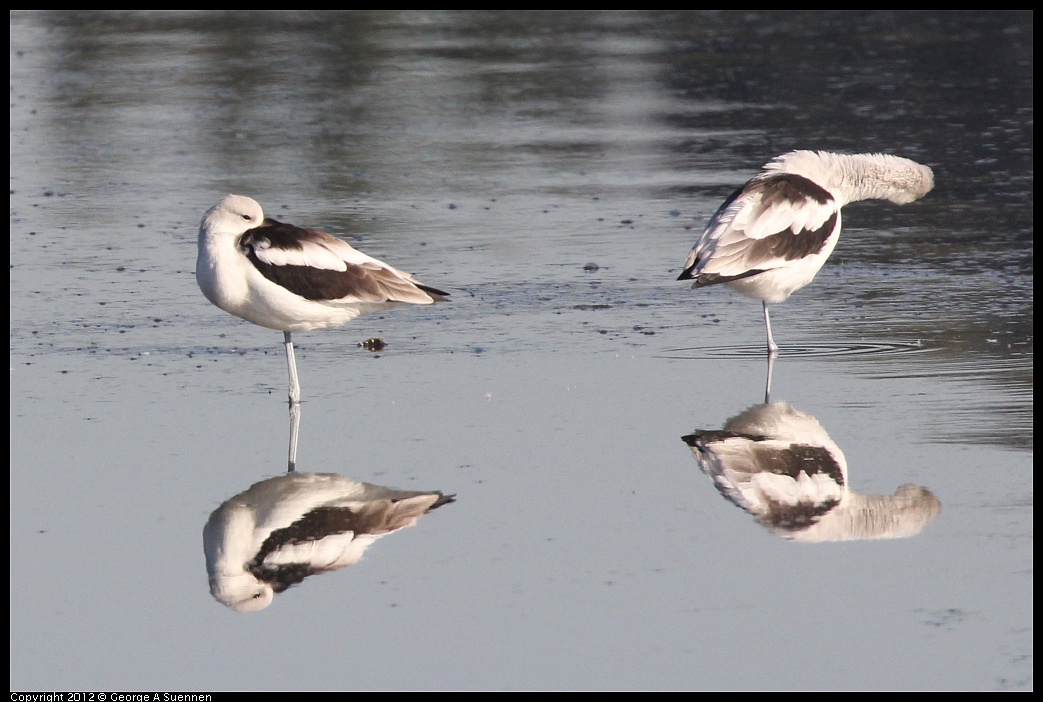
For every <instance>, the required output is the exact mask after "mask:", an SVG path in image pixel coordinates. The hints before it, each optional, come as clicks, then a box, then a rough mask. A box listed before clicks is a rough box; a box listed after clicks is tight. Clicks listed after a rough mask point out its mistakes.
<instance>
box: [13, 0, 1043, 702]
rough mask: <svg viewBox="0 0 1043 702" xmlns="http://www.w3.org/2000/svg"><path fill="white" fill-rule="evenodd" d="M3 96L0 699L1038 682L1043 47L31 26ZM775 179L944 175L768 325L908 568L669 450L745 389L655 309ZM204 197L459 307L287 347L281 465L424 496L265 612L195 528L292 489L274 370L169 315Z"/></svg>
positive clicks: (54, 21)
mask: <svg viewBox="0 0 1043 702" xmlns="http://www.w3.org/2000/svg"><path fill="white" fill-rule="evenodd" d="M10 96H11V100H10V116H11V200H10V201H11V213H10V225H11V269H10V300H11V302H10V313H11V323H10V343H11V414H12V418H11V464H12V471H11V493H12V498H11V532H12V533H11V590H12V594H11V618H12V623H11V641H12V654H11V688H12V689H13V690H27V689H34V690H44V689H66V690H67V689H76V690H99V691H100V690H106V691H123V690H131V689H135V690H140V689H147V690H153V689H154V690H162V689H168V690H219V689H390V688H396V689H718V688H720V689H783V688H795V689H831V688H842V689H883V688H886V689H894V688H911V689H1032V687H1033V675H1032V671H1033V667H1032V651H1033V637H1032V595H1031V593H1032V541H1033V538H1032V536H1033V529H1032V506H1033V500H1032V469H1031V466H1032V453H1033V452H1032V438H1033V432H1032V420H1033V410H1032V407H1033V402H1032V356H1033V353H1032V351H1033V334H1032V320H1033V306H1032V268H1033V266H1032V248H1033V247H1032V234H1033V225H1032V172H1033V169H1032V16H1031V14H1017V13H1004V14H991V13H951V14H934V13H901V14H892V13H840V14H832V13H817V14H812V15H793V14H786V13H782V14H774V13H723V14H721V13H701V12H699V13H677V14H665V13H656V12H627V13H620V12H611V13H593V12H592V13H556V12H546V13H544V12H540V13H484V12H447V13H442V12H408V13H392V12H373V13H368V12H359V13H344V14H334V15H326V14H312V13H292V14H271V13H247V14H245V15H244V14H242V13H237V14H235V15H232V14H228V15H224V14H214V13H152V12H141V13H117V14H104V13H84V14H77V13H21V12H18V13H14V14H12V15H11V90H10ZM793 148H821V149H830V150H838V151H884V152H891V153H897V154H899V155H903V156H907V157H910V158H914V159H916V160H919V161H921V162H923V163H927V164H928V165H930V166H931V167H932V168H934V170H935V174H936V180H937V187H936V189H935V190H934V191H933V192H932V193H930V194H929V195H928V196H927V197H926V198H925V199H924V200H922V201H920V202H917V203H915V204H913V205H909V206H906V207H893V206H891V205H889V204H887V203H860V204H856V205H853V206H851V207H849V208H846V209H845V215H844V216H845V229H844V232H845V233H844V236H843V237H842V238H841V241H840V244H839V246H838V248H837V250H836V252H835V254H834V256H833V258H832V259H831V261H830V263H829V264H828V265H827V266H826V267H825V268H824V269H823V271H822V272H821V273H820V274H819V276H818V277H817V279H816V280H815V282H814V284H813V285H811V286H809V287H808V288H807V289H805V290H802V291H800V292H798V293H797V294H795V295H794V296H793V298H791V299H790V300H789V301H788V302H787V303H785V304H782V305H777V306H775V307H774V308H773V310H772V320H773V327H774V330H775V336H776V340H777V341H778V342H779V344H780V345H781V346H782V354H781V356H780V358H779V359H778V361H777V362H776V364H775V367H774V373H773V385H772V400H783V401H786V402H789V403H790V404H792V405H793V406H794V407H795V408H796V409H797V410H799V411H801V412H803V413H806V414H808V415H810V416H812V417H814V418H815V419H816V420H817V421H818V422H819V423H820V424H821V426H822V428H823V429H824V430H825V431H826V432H827V433H828V435H829V437H830V439H831V440H832V441H833V442H835V444H836V445H837V446H838V447H839V448H840V449H841V450H842V451H843V454H844V456H845V457H846V463H847V466H848V483H849V486H850V488H851V490H852V491H855V492H858V493H862V494H870V495H891V494H893V493H894V492H895V491H896V489H897V488H898V487H899V486H900V485H903V484H913V485H917V486H921V487H924V488H926V489H927V490H929V491H930V492H931V493H932V494H933V495H934V496H935V497H936V498H937V500H938V501H939V502H940V504H941V509H940V513H939V514H938V515H937V516H936V517H934V518H933V520H931V521H930V522H929V523H927V524H926V525H925V526H924V527H923V528H922V530H921V531H920V532H919V533H917V534H916V535H915V536H910V537H908V538H903V539H896V540H861V541H852V542H846V543H819V544H796V543H792V542H791V541H790V540H787V539H782V538H779V537H778V536H777V535H775V534H773V533H772V532H771V531H769V530H766V529H765V528H763V527H762V526H760V525H759V524H758V523H757V522H756V521H755V520H754V519H753V517H752V516H751V515H750V514H748V513H746V512H745V511H743V510H742V509H739V508H737V507H736V506H735V505H733V504H731V503H729V502H728V501H726V500H725V499H722V497H721V495H720V494H719V493H718V491H717V490H716V489H715V488H714V485H713V483H712V481H711V480H710V479H708V477H707V476H706V475H704V474H703V473H702V472H701V471H700V468H699V465H698V464H697V462H696V461H695V460H694V459H693V456H692V453H691V451H690V449H689V447H688V446H687V445H686V444H685V443H684V442H683V441H682V440H681V437H682V436H683V435H687V434H690V433H691V432H692V431H693V429H703V430H707V429H720V428H722V427H723V426H724V424H725V423H726V422H727V421H728V420H729V418H732V417H735V416H737V415H739V414H741V413H743V412H744V411H745V410H747V409H748V408H750V407H751V406H754V405H757V404H759V403H761V402H762V400H763V387H764V375H765V370H766V368H765V363H764V356H763V322H762V320H761V314H760V306H759V304H758V303H756V302H754V301H750V300H748V299H745V298H742V297H740V296H738V295H735V294H734V293H732V292H731V291H728V290H726V289H707V290H702V291H698V292H696V291H691V290H689V289H688V287H687V286H686V285H685V284H683V283H679V282H676V281H675V280H674V279H675V278H676V277H677V273H678V272H679V270H680V266H681V263H682V262H683V260H684V257H685V255H686V254H687V252H688V249H689V248H690V246H691V244H692V242H693V241H694V239H695V237H696V236H697V235H698V233H699V232H700V231H701V228H702V226H703V224H704V223H705V221H706V219H707V218H708V217H709V215H710V214H711V213H712V212H713V211H714V209H715V208H716V207H717V205H718V204H719V203H720V201H721V200H722V199H723V198H724V197H726V196H727V195H728V194H729V193H730V192H731V190H732V189H734V188H735V187H736V186H737V185H739V184H741V183H742V182H743V180H744V179H746V178H747V177H749V176H750V175H751V174H752V173H754V172H755V171H756V170H757V168H758V167H759V166H760V165H761V164H762V163H763V162H764V161H766V160H768V159H769V158H771V157H772V156H774V155H776V154H779V153H783V152H785V151H787V150H789V149H793ZM226 192H238V193H242V194H248V195H251V196H252V197H254V198H256V199H257V200H258V201H260V202H261V204H262V205H264V206H265V209H266V213H267V214H269V215H272V216H276V217H278V218H280V219H285V220H287V221H291V222H295V223H299V224H304V225H309V226H316V227H320V228H324V229H326V230H327V231H331V232H333V233H335V234H338V235H341V236H343V237H345V238H347V239H348V240H349V241H351V242H352V243H353V244H355V245H357V246H359V247H360V248H362V249H363V250H365V251H366V252H367V253H369V254H371V255H374V256H377V257H378V258H381V259H384V260H387V261H388V262H390V263H392V264H393V265H397V266H400V267H403V268H405V269H406V270H409V271H411V272H413V273H415V274H416V275H417V276H418V277H419V278H420V279H421V280H423V281H424V282H426V283H428V284H430V285H433V286H436V287H438V288H443V289H447V290H450V291H452V293H453V299H452V301H451V302H450V303H447V304H439V305H435V306H431V307H426V308H422V309H399V310H394V311H391V312H388V313H387V314H384V315H378V316H372V317H366V318H362V319H360V320H357V321H356V322H355V323H353V324H351V325H350V326H348V327H347V328H345V329H344V330H342V331H332V332H316V333H311V334H299V335H296V336H295V338H296V340H297V342H298V345H299V352H298V356H297V362H298V366H299V368H300V372H301V383H302V388H303V396H304V405H303V410H302V425H301V437H300V440H301V446H300V452H299V455H298V469H299V470H301V471H306V472H336V473H340V474H342V475H345V476H347V477H350V478H353V479H356V480H361V481H366V482H371V483H377V484H380V485H388V486H392V487H398V488H405V489H437V490H442V491H444V492H447V493H455V494H456V495H457V501H456V502H455V503H453V504H449V505H445V506H444V507H442V508H440V509H439V510H438V511H437V512H434V513H432V514H431V515H429V516H426V517H424V519H422V520H421V521H420V522H419V523H418V525H417V526H416V527H415V528H412V529H408V530H404V531H402V532H401V533H396V534H393V535H391V536H390V537H389V538H387V539H384V540H381V541H380V542H378V543H377V544H375V545H374V546H373V547H372V548H370V549H369V550H368V551H367V552H366V555H365V557H364V558H363V559H362V561H361V562H360V563H359V564H357V565H354V566H351V567H350V568H347V569H345V570H340V571H338V572H335V573H331V574H328V575H323V576H321V577H320V576H315V577H312V578H309V579H307V580H306V581H305V582H303V583H302V584H301V585H299V586H297V587H295V588H291V589H290V590H289V591H287V592H285V593H283V594H280V595H277V596H276V598H275V601H274V603H273V604H272V606H271V607H270V608H268V609H266V610H264V611H263V612H261V613H256V614H239V613H236V612H232V611H231V610H228V609H226V608H224V607H222V606H221V605H220V604H219V603H217V602H216V601H215V600H214V599H212V598H211V597H210V594H209V592H208V590H207V579H206V571H205V567H204V559H203V550H202V538H201V531H202V528H203V525H204V523H205V522H206V520H207V518H208V516H209V515H210V513H211V511H212V510H214V509H215V508H216V507H217V506H218V505H219V504H221V503H222V502H223V501H224V500H227V499H228V498H230V497H231V496H233V495H235V494H236V493H239V492H241V491H243V490H245V489H246V488H247V487H249V486H250V485H251V484H253V483H255V482H257V481H259V480H262V479H264V478H267V477H270V476H274V475H278V474H279V473H280V472H281V471H283V470H284V468H285V461H286V441H287V414H286V406H285V392H286V390H285V384H286V371H285V360H284V357H283V353H282V347H281V343H280V342H281V335H279V334H278V333H277V332H272V331H270V330H265V329H261V328H258V327H254V326H252V325H249V324H247V323H244V322H240V321H239V320H236V319H234V318H232V317H230V316H228V315H226V314H224V313H222V312H220V311H219V310H217V309H216V308H214V307H212V306H211V305H209V304H208V303H207V302H206V300H205V299H204V298H203V297H202V295H201V294H200V293H199V291H198V289H197V287H196V285H195V280H194V274H193V270H194V260H195V248H196V247H195V238H196V230H197V227H198V220H199V217H200V216H201V215H202V213H203V211H205V210H206V209H207V208H208V207H210V206H211V205H212V204H213V203H214V202H216V201H217V199H218V198H219V197H220V196H221V195H222V194H224V193H226ZM590 264H593V265H590ZM369 337H381V338H383V339H384V340H385V341H386V342H387V344H388V345H387V348H386V349H385V350H384V351H382V352H380V353H377V354H374V353H370V352H367V351H365V350H364V349H362V348H359V347H358V346H357V343H358V342H361V341H363V340H364V339H367V338H369ZM739 652H741V653H739Z"/></svg>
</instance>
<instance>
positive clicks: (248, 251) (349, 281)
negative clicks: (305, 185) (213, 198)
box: [196, 195, 448, 403]
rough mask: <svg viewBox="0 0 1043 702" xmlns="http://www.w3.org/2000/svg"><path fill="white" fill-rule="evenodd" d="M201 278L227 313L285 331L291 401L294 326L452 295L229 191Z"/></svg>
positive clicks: (211, 221)
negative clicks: (281, 219)
mask: <svg viewBox="0 0 1043 702" xmlns="http://www.w3.org/2000/svg"><path fill="white" fill-rule="evenodd" d="M196 281H197V282H198V283H199V287H200V289H201V290H202V291H203V294H204V295H206V298H207V299H208V300H210V302H212V303H214V304H215V305H217V306H218V307H220V308H221V309H223V310H224V311H225V312H228V313H230V314H234V315H235V316H236V317H242V318H243V319H245V320H247V321H248V322H253V323H254V324H259V325H260V326H262V327H268V328H269V329H278V330H279V331H281V332H283V339H284V343H285V346H286V362H287V364H288V366H289V372H290V402H291V403H296V402H300V383H299V382H298V381H297V364H296V362H295V360H294V355H293V341H292V340H291V338H290V333H291V332H295V331H311V330H313V329H330V328H333V327H339V326H341V325H342V324H344V323H346V322H349V321H351V320H352V319H355V317H358V316H359V315H360V314H366V313H369V312H375V311H378V310H383V309H387V308H388V307H391V306H394V305H396V304H403V303H405V304H414V305H428V304H431V303H432V302H436V301H438V300H443V299H445V298H446V297H447V296H448V293H444V292H442V291H441V290H436V289H434V288H429V287H427V286H425V285H421V284H420V283H419V282H417V281H416V280H415V279H414V278H413V276H411V275H409V274H408V273H404V272H402V271H400V270H397V269H395V268H392V267H391V266H389V265H387V264H386V263H383V262H382V261H378V260H377V259H375V258H372V257H370V256H367V255H366V254H364V253H362V252H360V251H356V250H355V249H354V248H352V247H351V246H350V245H349V244H347V243H346V242H344V241H342V240H340V239H338V238H336V237H333V236H330V235H329V234H326V233H325V232H320V231H316V230H314V229H301V228H300V227H295V226H293V225H292V224H284V223H283V222H277V221H276V220H274V219H266V218H265V216H264V213H263V212H262V211H261V206H260V205H259V204H257V202H256V201H255V200H252V199H251V198H248V197H243V196H241V195H226V196H225V197H224V198H222V199H221V201H220V202H218V203H217V204H216V205H214V206H213V207H211V208H210V209H209V210H208V211H207V213H206V214H205V215H204V216H203V221H202V222H201V223H200V224H199V257H198V258H197V259H196Z"/></svg>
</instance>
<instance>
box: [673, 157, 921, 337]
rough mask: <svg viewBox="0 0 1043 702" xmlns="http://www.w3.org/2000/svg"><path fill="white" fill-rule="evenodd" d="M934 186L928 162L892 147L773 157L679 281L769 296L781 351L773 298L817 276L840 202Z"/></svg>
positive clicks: (724, 211)
mask: <svg viewBox="0 0 1043 702" xmlns="http://www.w3.org/2000/svg"><path fill="white" fill-rule="evenodd" d="M933 187H934V173H933V172H932V171H931V169H930V168H928V167H927V166H924V165H921V164H919V163H916V162H915V161H910V160H909V159H906V158H899V157H898V156H891V155H888V154H834V153H829V152H826V151H792V152H790V153H788V154H784V155H782V156H778V157H777V158H775V159H773V160H772V161H770V162H769V163H767V164H765V166H764V168H763V170H762V171H761V172H760V173H758V174H757V175H756V176H754V177H753V178H751V179H750V180H749V181H748V182H747V183H746V184H745V185H744V186H742V187H741V188H739V189H738V190H736V191H735V192H734V193H733V194H732V196H731V197H729V198H728V199H727V200H725V202H724V204H723V205H721V207H720V209H718V210H717V212H716V213H715V214H714V216H713V217H711V218H710V223H709V224H707V225H706V229H705V230H704V231H703V234H702V236H700V237H699V241H697V242H696V243H695V246H694V247H693V248H692V251H691V253H689V254H688V259H687V260H686V261H685V264H684V270H682V271H681V275H680V276H678V280H694V281H695V282H694V283H693V284H692V287H693V288H700V287H704V286H707V285H715V284H717V283H726V284H728V285H729V286H731V287H732V288H734V289H736V290H738V291H739V292H741V293H743V294H744V295H747V296H749V297H753V298H756V299H758V300H761V302H762V305H763V308H764V326H765V328H766V330H767V335H768V353H769V354H771V355H774V354H776V353H778V348H779V347H778V346H777V345H776V344H775V340H774V339H773V338H772V335H771V320H770V318H769V316H768V304H769V303H776V302H782V301H783V300H785V299H786V298H788V297H789V296H790V295H791V294H793V292H794V291H796V290H799V289H800V288H803V287H804V286H805V285H807V284H808V283H810V282H811V281H812V280H813V279H814V278H815V274H816V273H818V271H819V269H821V268H822V266H823V265H824V264H825V262H826V259H828V258H829V255H830V254H831V253H832V252H833V249H834V248H835V247H836V245H837V240H838V239H839V237H840V209H841V208H842V207H843V206H844V205H846V204H848V203H849V202H857V201H859V200H890V201H891V202H894V203H897V204H899V205H903V204H906V203H910V202H913V201H914V200H918V199H919V198H921V197H923V196H924V195H926V194H927V193H928V192H930V190H931V189H932V188H933Z"/></svg>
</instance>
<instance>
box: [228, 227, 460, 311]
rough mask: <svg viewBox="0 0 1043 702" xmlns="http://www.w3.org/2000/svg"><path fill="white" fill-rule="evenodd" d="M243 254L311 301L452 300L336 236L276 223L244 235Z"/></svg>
mask: <svg viewBox="0 0 1043 702" xmlns="http://www.w3.org/2000/svg"><path fill="white" fill-rule="evenodd" d="M239 248H240V250H241V251H242V252H243V254H244V255H245V256H246V257H247V258H248V259H249V260H250V261H251V262H252V263H253V264H254V266H255V267H256V268H257V269H258V270H259V271H260V272H261V274H262V275H264V277H266V278H268V279H269V280H271V281H272V282H274V283H276V284H278V285H281V286H282V287H284V288H286V289H287V290H290V291H291V292H293V293H295V294H297V295H300V296H301V297H304V298H306V299H308V300H315V301H327V302H342V303H349V304H350V303H358V302H371V303H382V302H411V303H414V304H426V303H430V302H434V301H435V300H438V299H441V298H443V297H446V296H447V293H443V292H442V291H440V290H436V289H434V288H428V287H427V286H424V285H421V284H420V283H419V282H417V281H416V280H415V279H414V278H413V276H411V275H410V274H408V273H406V272H404V271H400V270H398V269H396V268H393V267H391V266H389V265H387V264H386V263H384V262H382V261H379V260H377V259H375V258H373V257H372V256H367V255H366V254H364V253H362V252H361V251H359V250H357V249H355V248H353V247H352V246H351V245H350V244H348V243H347V242H345V241H343V240H341V239H338V238H337V237H335V236H330V235H329V234H327V233H325V232H320V231H317V230H315V229H302V228H301V227H296V226H294V225H292V224H286V223H284V222H279V221H276V220H274V219H266V220H265V221H264V224H262V225H261V226H260V227H256V228H255V229H251V230H249V231H247V232H246V233H245V234H243V235H242V237H240V239H239Z"/></svg>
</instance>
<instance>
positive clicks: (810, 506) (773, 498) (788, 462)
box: [681, 402, 941, 541]
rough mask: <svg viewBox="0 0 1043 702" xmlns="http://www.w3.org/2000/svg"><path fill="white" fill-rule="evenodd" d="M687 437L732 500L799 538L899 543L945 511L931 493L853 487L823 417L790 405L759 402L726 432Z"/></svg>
mask: <svg viewBox="0 0 1043 702" xmlns="http://www.w3.org/2000/svg"><path fill="white" fill-rule="evenodd" d="M681 439H682V440H683V441H684V442H685V443H686V444H688V445H689V446H690V447H691V449H692V455H693V456H695V459H696V461H697V462H698V463H699V467H700V468H701V469H702V470H703V472H704V473H706V475H708V476H709V477H710V478H712V479H713V482H714V485H715V486H716V487H717V489H718V490H719V491H720V493H721V494H722V495H724V496H725V497H726V498H728V500H729V501H731V502H733V503H734V504H736V505H738V506H739V507H741V508H742V509H744V510H746V511H747V512H749V513H750V514H752V515H753V516H754V518H755V519H756V520H757V521H758V522H759V523H760V524H761V525H762V526H764V527H765V528H767V529H768V530H769V531H771V532H772V533H774V534H776V535H777V536H781V537H783V538H786V539H793V540H794V541H848V540H855V539H895V538H901V537H906V536H913V535H914V534H918V533H920V531H922V530H923V528H924V527H925V526H926V525H927V524H929V523H930V522H931V521H932V520H933V519H934V518H935V517H936V516H938V513H939V512H940V511H941V503H940V502H939V501H938V498H936V497H935V496H934V495H933V494H931V491H930V490H928V489H927V488H924V487H920V486H918V485H902V486H900V487H899V488H898V489H897V490H896V491H895V494H894V495H864V494H860V493H857V492H854V491H853V490H851V489H849V487H848V470H847V460H846V459H845V458H844V454H843V452H842V451H841V450H840V447H839V446H837V445H836V444H835V443H834V442H833V440H832V439H830V438H829V435H828V434H827V433H826V430H825V429H823V428H822V425H821V424H819V422H818V420H816V419H815V418H814V417H812V416H811V415H810V414H806V413H804V412H801V411H799V410H797V409H794V408H793V407H792V406H791V405H789V404H787V403H785V402H773V403H770V404H763V405H755V406H753V407H751V408H750V409H748V410H746V411H745V412H743V413H741V414H739V415H738V416H736V417H733V418H731V419H729V420H728V422H727V423H726V424H725V425H724V429H723V430H721V431H713V430H697V431H695V432H693V433H692V434H689V435H688V436H683V437H681Z"/></svg>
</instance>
